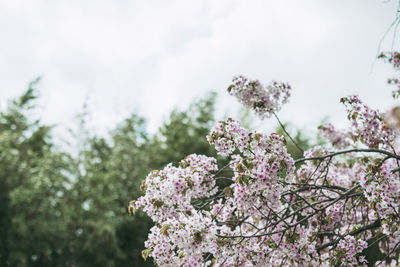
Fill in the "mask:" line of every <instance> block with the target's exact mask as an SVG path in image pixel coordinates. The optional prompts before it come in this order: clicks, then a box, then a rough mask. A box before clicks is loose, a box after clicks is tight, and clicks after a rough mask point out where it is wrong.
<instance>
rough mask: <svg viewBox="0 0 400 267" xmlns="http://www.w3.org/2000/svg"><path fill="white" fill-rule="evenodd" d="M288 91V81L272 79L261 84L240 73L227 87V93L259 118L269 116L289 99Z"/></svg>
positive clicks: (289, 89) (289, 88)
mask: <svg viewBox="0 0 400 267" xmlns="http://www.w3.org/2000/svg"><path fill="white" fill-rule="evenodd" d="M290 91H291V87H290V85H289V84H288V83H283V82H277V81H273V82H271V83H270V84H269V85H267V86H263V85H262V84H261V83H260V82H259V81H258V80H248V79H247V78H246V77H244V76H242V75H240V76H236V77H234V78H233V80H232V84H231V85H230V86H229V87H228V92H229V94H231V95H233V96H235V97H236V98H237V99H238V101H239V102H240V103H242V104H243V105H244V106H246V107H248V108H250V109H252V110H254V111H255V113H256V114H257V115H258V116H259V117H261V118H269V117H271V116H272V114H273V113H274V112H277V111H279V110H280V109H281V107H282V105H283V104H285V103H287V101H288V100H289V97H290Z"/></svg>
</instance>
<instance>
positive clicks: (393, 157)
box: [129, 53, 400, 266]
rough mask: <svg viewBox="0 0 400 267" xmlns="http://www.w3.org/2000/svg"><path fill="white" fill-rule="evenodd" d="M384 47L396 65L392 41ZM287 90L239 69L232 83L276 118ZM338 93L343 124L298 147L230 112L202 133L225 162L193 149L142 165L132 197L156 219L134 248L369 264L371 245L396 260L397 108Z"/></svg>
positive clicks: (250, 103) (212, 262)
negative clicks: (291, 150) (160, 163)
mask: <svg viewBox="0 0 400 267" xmlns="http://www.w3.org/2000/svg"><path fill="white" fill-rule="evenodd" d="M385 57H386V59H387V60H388V61H389V62H391V63H392V64H393V65H394V67H395V68H396V69H397V70H400V64H399V62H400V54H399V53H392V54H390V55H385ZM391 81H392V82H391V83H395V84H396V85H398V84H399V83H398V80H395V79H392V80H391ZM290 91H291V87H290V85H288V84H286V83H281V82H272V83H271V84H269V85H267V86H263V85H262V84H261V83H260V82H259V81H252V80H248V79H247V78H245V77H243V76H239V77H235V78H234V79H233V83H232V85H231V86H229V88H228V92H229V93H230V94H231V95H233V96H235V97H236V98H237V99H238V100H239V102H241V103H242V104H243V105H245V106H247V107H248V108H251V109H252V110H254V111H255V113H256V114H257V115H258V116H260V117H261V118H269V117H271V116H275V117H276V118H277V119H278V117H277V116H276V112H277V111H279V110H280V108H281V106H282V105H283V104H284V103H286V102H287V101H288V99H289V97H290ZM394 96H396V93H394ZM341 102H342V103H343V104H344V105H345V107H346V110H347V114H348V116H347V117H348V119H349V120H350V122H351V125H350V127H349V128H348V129H344V130H336V129H335V128H334V126H333V125H332V124H326V125H322V126H320V127H319V129H320V131H321V133H322V136H324V137H325V138H326V140H327V143H328V144H327V145H325V146H316V147H313V148H311V149H309V150H306V151H303V152H304V153H303V155H304V157H303V158H301V159H298V160H294V159H293V158H292V157H291V156H290V155H289V154H288V152H287V150H286V147H285V144H286V140H285V138H284V137H283V136H279V135H277V134H275V133H271V134H269V135H267V134H264V133H259V132H252V131H249V130H247V129H245V128H243V127H241V126H240V123H239V122H238V121H236V120H233V119H228V120H226V121H221V122H219V123H218V124H217V125H216V126H215V127H214V128H213V129H212V130H211V133H210V134H209V135H208V136H207V139H208V141H209V143H210V144H211V145H214V146H215V148H216V150H217V151H218V153H219V154H220V155H222V156H226V157H229V160H230V161H229V164H228V165H226V166H223V167H219V166H218V165H217V161H216V159H215V158H211V157H206V156H203V155H195V154H193V155H189V156H187V157H186V158H185V159H184V160H182V161H181V162H180V164H179V166H173V165H171V164H169V165H167V166H166V167H165V168H164V169H163V170H160V171H153V172H152V173H150V174H149V175H148V176H147V177H146V179H145V180H143V182H142V186H141V189H142V190H143V191H144V192H145V195H144V196H142V197H140V198H139V199H138V200H136V201H132V202H131V203H130V207H129V211H130V212H133V213H134V212H135V210H137V209H140V210H143V211H144V212H146V213H147V214H148V215H149V216H150V217H151V218H152V220H153V221H154V222H155V226H154V227H153V228H152V229H151V233H150V234H149V237H148V240H147V241H146V242H145V246H146V249H145V250H144V251H143V252H142V256H143V257H144V258H145V259H146V258H147V257H152V258H153V259H154V261H155V263H156V264H158V265H159V266H368V258H367V257H366V255H367V254H366V251H367V250H368V249H369V248H370V247H372V246H377V245H378V246H379V251H380V252H379V253H380V254H382V257H381V261H380V262H376V264H378V265H380V266H384V265H386V264H392V265H396V264H398V258H399V252H400V214H399V212H400V207H399V205H400V181H399V173H400V155H399V154H398V152H399V149H400V144H399V136H400V135H399V131H400V127H399V126H400V115H399V109H393V110H392V111H391V112H388V113H387V114H382V113H379V112H378V111H377V110H374V109H371V108H370V107H368V106H367V105H366V104H364V103H363V102H362V101H361V100H360V99H359V98H358V97H357V96H349V97H345V98H342V99H341ZM278 121H279V119H278ZM279 122H280V121H279ZM282 127H283V126H282ZM289 138H290V136H289ZM292 141H293V140H292ZM298 149H300V150H302V148H301V147H299V146H298ZM370 264H372V263H371V262H370Z"/></svg>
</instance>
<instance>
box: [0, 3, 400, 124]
mask: <svg viewBox="0 0 400 267" xmlns="http://www.w3.org/2000/svg"><path fill="white" fill-rule="evenodd" d="M394 2H395V1H392V2H390V3H388V4H384V3H382V2H381V1H362V0H358V1H344V0H340V1H330V2H326V1H316V0H314V1H313V0H305V1H293V0H292V1H261V0H259V1H257V0H251V1H239V0H235V1H228V0H222V1H210V0H208V1H178V0H175V1H161V0H159V1H128V0H119V1H68V2H62V1H47V0H41V1H28V0H26V1H3V2H0V36H1V37H2V42H0V77H2V87H1V88H0V94H1V96H2V99H3V100H4V99H5V98H9V97H12V96H16V95H18V94H19V93H21V92H22V91H23V90H24V89H25V88H26V85H27V84H28V82H29V81H31V80H33V79H34V78H35V77H36V76H38V75H43V82H42V83H41V84H40V86H39V87H40V89H41V92H42V96H43V99H42V105H43V106H44V114H43V117H44V119H45V121H47V122H49V123H59V124H63V123H65V122H68V123H70V122H71V121H72V120H73V117H74V115H76V113H78V112H79V111H80V109H81V107H82V105H83V102H84V100H85V98H86V97H89V99H90V101H89V103H90V111H91V112H92V113H93V114H92V117H93V127H95V128H97V129H99V130H100V132H101V131H104V129H108V128H110V127H111V128H112V126H113V125H114V124H116V123H117V122H118V120H120V119H122V118H123V117H125V116H127V114H129V113H130V112H133V111H139V113H140V114H142V115H144V116H145V117H147V118H149V119H150V122H149V124H150V127H151V128H152V129H153V130H154V128H155V127H156V125H158V124H159V123H160V120H161V119H162V118H163V116H165V114H168V112H169V111H170V110H171V108H173V107H174V106H180V107H184V106H186V105H187V104H188V103H189V102H191V101H192V100H193V99H194V98H195V97H200V96H202V95H203V94H204V92H206V91H208V90H210V89H212V90H216V91H218V92H220V100H219V104H220V106H221V108H220V110H219V113H220V114H221V113H222V112H224V111H225V110H226V109H227V108H230V107H232V106H233V107H237V104H236V103H235V101H234V99H232V98H231V97H229V96H227V94H226V93H225V88H226V87H227V85H228V84H229V82H230V79H231V77H232V76H233V75H236V74H239V73H242V74H245V75H248V76H249V77H251V78H259V79H260V80H261V81H263V82H268V81H269V80H270V79H278V80H285V81H289V82H290V83H292V85H293V87H294V90H293V97H292V100H291V102H290V104H289V105H288V106H287V107H286V108H284V109H283V110H282V113H281V116H282V118H283V119H284V120H290V121H292V122H294V123H296V124H297V125H312V124H316V123H318V122H319V120H320V119H321V118H323V117H324V116H327V115H328V116H331V118H332V119H333V120H334V121H335V122H336V123H339V124H343V121H344V120H343V119H342V118H344V117H343V114H344V112H343V111H342V110H343V109H342V108H341V106H340V104H338V99H339V98H340V97H341V96H343V95H347V94H350V93H358V94H360V95H361V97H362V98H363V99H365V100H366V101H367V102H369V103H371V104H372V105H373V106H376V107H385V106H387V105H389V104H391V103H393V102H391V101H390V89H389V88H388V87H387V86H385V80H386V77H387V75H388V73H389V72H388V68H387V67H385V66H382V64H377V65H376V66H375V68H374V71H373V72H372V74H371V75H369V71H370V67H371V64H372V62H373V59H374V56H375V53H376V49H377V46H378V42H379V39H380V38H381V36H382V35H383V33H384V31H385V30H386V29H387V27H388V26H389V24H390V23H391V21H392V19H393V18H394V13H395V10H396V7H395V4H396V3H394ZM388 38H389V37H388ZM390 38H391V37H390ZM390 41H391V40H387V41H386V43H385V44H384V45H386V47H390V46H388V44H390V43H391V42H390ZM381 88H382V89H381ZM265 124H271V122H265Z"/></svg>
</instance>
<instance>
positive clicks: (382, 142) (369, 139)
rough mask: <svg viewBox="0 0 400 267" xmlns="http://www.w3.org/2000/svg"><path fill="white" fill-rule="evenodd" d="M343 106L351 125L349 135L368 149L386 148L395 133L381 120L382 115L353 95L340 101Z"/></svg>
mask: <svg viewBox="0 0 400 267" xmlns="http://www.w3.org/2000/svg"><path fill="white" fill-rule="evenodd" d="M340 101H341V102H342V103H344V104H345V106H346V109H347V114H348V115H347V117H348V119H349V120H350V121H351V123H352V129H351V135H352V138H353V139H354V141H360V142H361V143H363V144H365V145H366V146H368V147H370V148H378V147H382V148H387V146H388V145H389V144H390V143H392V142H393V140H394V138H395V133H394V132H393V129H391V128H390V127H388V125H386V124H385V122H384V120H383V116H382V114H380V113H379V111H377V110H374V109H372V108H370V107H368V106H367V105H365V104H364V103H362V101H361V100H360V99H359V98H358V97H357V96H355V95H353V96H349V97H344V98H342V99H341V100H340Z"/></svg>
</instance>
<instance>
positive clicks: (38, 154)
mask: <svg viewBox="0 0 400 267" xmlns="http://www.w3.org/2000/svg"><path fill="white" fill-rule="evenodd" d="M37 82H38V80H36V81H35V82H33V83H31V84H30V86H29V88H28V90H27V91H26V92H25V93H24V94H23V95H22V96H21V97H19V98H18V99H16V100H14V101H11V102H10V103H9V105H8V108H7V110H5V111H3V112H0V225H1V227H0V265H1V266H50V265H49V264H50V263H51V264H52V265H53V266H54V265H58V264H61V263H62V262H63V259H62V255H63V254H65V253H67V247H66V244H65V242H64V240H65V239H67V238H68V233H67V232H66V226H67V223H68V220H69V218H70V215H71V212H72V210H69V209H68V208H67V207H68V205H67V202H68V195H69V193H70V192H69V190H68V188H70V186H71V181H70V179H69V178H70V177H71V174H72V170H71V169H70V167H71V165H70V163H71V158H70V157H69V155H67V154H65V153H62V152H59V151H57V149H55V148H54V146H53V145H52V143H51V138H50V134H49V132H50V130H51V127H48V126H43V125H41V124H40V121H39V120H33V121H32V120H30V119H29V111H30V110H31V109H32V108H33V107H34V104H33V100H35V99H36V97H37V96H36V94H35V90H34V89H33V86H34V85H35V83H37Z"/></svg>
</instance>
